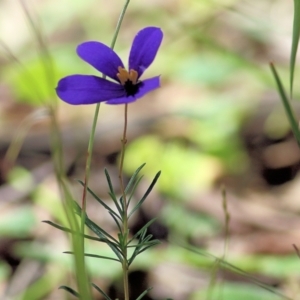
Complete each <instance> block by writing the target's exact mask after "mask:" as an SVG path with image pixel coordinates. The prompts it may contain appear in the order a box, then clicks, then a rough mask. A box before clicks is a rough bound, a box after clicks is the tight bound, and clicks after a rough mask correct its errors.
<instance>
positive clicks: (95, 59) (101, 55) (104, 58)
mask: <svg viewBox="0 0 300 300" xmlns="http://www.w3.org/2000/svg"><path fill="white" fill-rule="evenodd" d="M77 54H78V56H79V57H80V58H81V59H83V60H84V61H86V62H87V63H89V64H90V65H92V66H93V67H94V68H95V69H97V70H98V71H100V72H101V73H103V74H105V75H107V76H108V77H110V78H112V79H114V80H116V81H119V79H118V78H117V73H118V72H119V71H118V67H122V68H124V65H123V63H122V61H121V59H120V57H119V56H118V55H117V54H116V53H115V52H114V51H113V50H112V49H111V48H109V47H108V46H106V45H104V44H102V43H100V42H93V41H91V42H86V43H82V44H80V45H79V46H78V47H77Z"/></svg>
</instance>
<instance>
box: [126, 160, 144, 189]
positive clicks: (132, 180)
mask: <svg viewBox="0 0 300 300" xmlns="http://www.w3.org/2000/svg"><path fill="white" fill-rule="evenodd" d="M145 165H146V163H144V164H142V165H141V166H140V167H139V168H137V169H136V170H135V172H134V173H133V175H132V176H131V178H130V180H129V182H128V184H127V186H126V188H125V193H126V194H127V193H128V192H129V190H130V188H131V187H132V185H133V184H134V183H135V181H136V178H137V176H138V174H139V172H140V171H141V170H142V169H143V168H144V166H145Z"/></svg>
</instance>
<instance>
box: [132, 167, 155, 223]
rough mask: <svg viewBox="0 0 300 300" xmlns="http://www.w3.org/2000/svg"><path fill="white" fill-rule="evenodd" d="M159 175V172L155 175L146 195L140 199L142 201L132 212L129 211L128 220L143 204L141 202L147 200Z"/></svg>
mask: <svg viewBox="0 0 300 300" xmlns="http://www.w3.org/2000/svg"><path fill="white" fill-rule="evenodd" d="M160 174H161V171H159V172H158V173H157V174H156V175H155V177H154V179H153V181H152V182H151V184H150V186H149V188H148V189H147V191H146V193H145V194H144V196H143V197H142V199H141V200H140V201H139V202H138V203H137V204H136V206H135V207H134V208H133V209H132V211H131V212H130V214H129V215H128V219H129V218H130V217H131V216H132V214H133V213H134V212H135V211H136V210H137V209H139V208H140V206H141V205H142V204H143V202H144V201H145V200H146V199H147V197H148V195H149V194H150V193H151V191H152V189H153V187H154V186H155V184H156V182H157V180H158V178H159V176H160Z"/></svg>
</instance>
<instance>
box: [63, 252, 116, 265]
mask: <svg viewBox="0 0 300 300" xmlns="http://www.w3.org/2000/svg"><path fill="white" fill-rule="evenodd" d="M63 253H65V254H74V252H73V251H64V252H63ZM84 256H87V257H94V258H103V259H108V260H114V261H117V262H120V260H118V259H116V258H113V257H108V256H103V255H97V254H90V253H84Z"/></svg>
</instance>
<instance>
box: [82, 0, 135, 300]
mask: <svg viewBox="0 0 300 300" xmlns="http://www.w3.org/2000/svg"><path fill="white" fill-rule="evenodd" d="M129 2H130V0H126V1H125V4H124V7H123V9H122V11H121V13H120V17H119V20H118V22H117V26H116V30H115V33H114V36H113V39H112V42H111V45H110V47H111V48H112V49H113V48H114V47H115V44H116V41H117V37H118V34H119V31H120V28H121V25H122V22H123V19H124V16H125V13H126V10H127V7H128V5H129ZM103 78H105V76H103ZM99 110H100V103H98V104H97V105H96V109H95V113H94V119H93V124H92V129H91V134H90V138H89V144H88V149H87V158H86V165H85V178H84V187H83V193H82V212H83V213H82V216H81V232H82V234H84V224H85V211H86V195H87V188H88V182H89V177H90V170H91V161H92V151H93V147H94V141H95V132H96V125H97V121H98V115H99ZM126 114H127V113H126ZM126 123H127V120H126ZM126 128H127V125H126ZM126 128H125V127H124V134H125V138H126ZM125 138H124V136H123V141H125ZM123 145H124V146H123V147H122V152H124V151H123V149H124V150H125V144H124V143H123ZM123 160H124V154H123ZM122 168H123V162H122ZM122 184H123V179H122ZM122 190H123V194H125V192H124V187H123V188H122ZM123 198H124V197H123ZM124 201H125V203H126V199H125V198H124ZM124 207H125V206H124ZM124 220H126V221H125V222H124V224H123V233H124V232H127V229H126V228H127V208H126V217H125V218H124ZM124 230H126V231H124ZM126 244H127V242H126ZM126 244H125V245H126ZM125 249H126V250H125V253H124V254H126V256H125V258H126V259H124V263H123V265H122V268H123V273H124V274H123V276H124V291H125V300H129V292H128V264H127V248H126V247H125ZM81 251H82V253H84V237H83V236H82V243H81Z"/></svg>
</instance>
